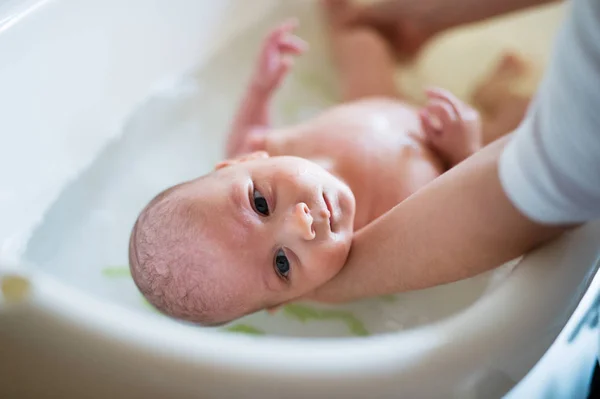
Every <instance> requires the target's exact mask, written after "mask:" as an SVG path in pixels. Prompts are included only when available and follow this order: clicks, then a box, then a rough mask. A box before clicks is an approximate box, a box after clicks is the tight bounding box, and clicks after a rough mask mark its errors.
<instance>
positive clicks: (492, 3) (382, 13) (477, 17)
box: [354, 0, 557, 55]
mask: <svg viewBox="0 0 600 399" xmlns="http://www.w3.org/2000/svg"><path fill="white" fill-rule="evenodd" d="M555 1H557V0H384V1H378V2H375V3H374V4H369V5H366V6H364V8H363V9H362V10H361V11H360V12H358V13H357V14H356V16H355V19H354V20H355V22H356V23H357V24H365V25H368V26H371V27H374V28H376V29H377V30H379V32H380V33H382V34H383V35H384V36H385V37H386V38H387V39H388V40H389V41H390V42H391V43H392V46H393V47H394V48H395V50H396V51H397V52H398V53H399V54H403V55H412V54H414V53H416V52H417V51H418V50H419V49H420V48H421V46H422V45H423V44H424V43H425V42H426V41H427V40H429V39H431V38H432V37H433V36H435V35H436V34H438V33H440V32H443V31H445V30H447V29H450V28H454V27H456V26H459V25H464V24H468V23H472V22H478V21H482V20H485V19H488V18H493V17H496V16H498V15H502V14H506V13H509V12H513V11H517V10H522V9H525V8H528V7H533V6H539V5H542V4H545V3H551V2H555Z"/></svg>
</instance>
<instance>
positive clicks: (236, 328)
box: [223, 324, 265, 335]
mask: <svg viewBox="0 0 600 399" xmlns="http://www.w3.org/2000/svg"><path fill="white" fill-rule="evenodd" d="M223 330H224V331H227V332H232V333H238V334H246V335H265V332H264V331H263V330H261V329H259V328H256V327H254V326H251V325H249V324H234V325H233V326H229V327H225V328H224V329H223Z"/></svg>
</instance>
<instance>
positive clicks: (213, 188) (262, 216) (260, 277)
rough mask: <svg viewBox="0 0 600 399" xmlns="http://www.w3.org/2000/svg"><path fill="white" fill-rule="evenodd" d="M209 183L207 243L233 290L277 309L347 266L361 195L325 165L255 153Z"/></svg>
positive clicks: (205, 186) (253, 303) (255, 304)
mask: <svg viewBox="0 0 600 399" xmlns="http://www.w3.org/2000/svg"><path fill="white" fill-rule="evenodd" d="M201 185H202V187H199V189H201V190H202V192H203V195H202V196H201V200H199V201H202V202H203V203H202V207H203V208H204V209H208V210H209V212H207V214H206V215H205V220H204V221H203V224H204V227H203V230H205V231H206V234H207V235H210V236H211V238H212V239H209V240H203V241H202V242H201V243H199V245H212V247H213V249H212V250H211V252H212V255H213V256H217V259H219V261H218V262H214V263H218V264H219V265H218V266H215V267H218V269H217V270H213V271H212V274H213V275H215V276H217V278H218V280H219V286H224V287H227V291H228V293H227V294H225V295H234V296H236V297H238V296H239V297H240V299H241V301H242V302H243V303H244V304H245V305H247V306H249V307H250V308H253V310H256V309H258V308H265V307H270V306H273V305H276V304H280V303H284V302H286V301H290V300H293V299H296V298H299V297H301V296H303V295H306V294H308V293H310V292H311V291H312V290H314V289H316V288H317V287H318V286H320V285H322V284H324V283H325V282H326V281H328V280H329V279H331V278H332V277H333V276H335V274H337V273H338V272H339V271H340V269H341V268H342V267H343V265H344V263H345V261H346V258H347V256H348V252H349V250H350V245H351V242H352V235H353V224H354V214H355V200H354V195H353V194H352V191H351V190H350V188H349V187H348V186H347V185H346V184H344V183H343V182H342V181H341V180H339V179H337V178H336V177H334V176H333V175H332V174H330V173H329V172H327V171H326V170H325V169H323V168H322V167H320V166H319V165H317V164H315V163H313V162H310V161H307V160H305V159H302V158H296V157H271V158H268V157H265V158H259V159H251V160H246V161H241V162H234V163H233V164H228V165H227V166H225V167H222V168H220V169H219V170H217V171H216V172H215V173H213V174H212V175H211V176H209V178H208V179H204V180H202V181H201ZM205 201H206V203H204V202H205ZM203 235H204V234H203ZM211 242H212V243H213V244H210V243H211ZM213 256H211V258H212V257H213ZM244 307H246V306H244Z"/></svg>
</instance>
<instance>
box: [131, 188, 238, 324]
mask: <svg viewBox="0 0 600 399" xmlns="http://www.w3.org/2000/svg"><path fill="white" fill-rule="evenodd" d="M207 177H208V176H203V177H200V178H199V179H196V180H194V181H191V182H187V183H183V184H180V185H177V186H174V187H171V188H169V189H167V190H165V191H163V192H162V193H160V194H159V195H157V196H156V197H155V198H154V199H153V200H152V201H150V203H149V204H148V205H147V206H146V207H145V208H144V210H142V212H141V214H140V215H139V217H138V219H137V221H136V223H135V225H134V227H133V230H132V233H131V238H130V242H129V264H130V268H131V274H132V277H133V280H134V281H135V284H136V285H137V287H138V288H139V290H140V291H141V292H142V294H143V295H144V296H145V297H146V299H147V300H148V301H149V302H150V303H151V304H152V305H154V306H155V307H156V308H157V309H159V310H160V311H162V312H163V313H165V314H168V315H170V316H173V317H176V318H179V319H183V320H187V321H192V322H195V323H200V324H202V325H220V324H224V323H226V322H228V321H230V319H231V318H232V317H231V315H232V314H236V313H239V311H240V310H241V309H239V307H240V306H242V304H240V303H236V301H235V296H234V295H232V294H233V293H231V292H229V290H227V289H226V288H227V287H226V286H225V284H223V283H222V282H220V281H219V278H218V275H217V274H216V273H214V272H211V270H213V269H214V267H211V266H212V263H214V262H215V261H216V260H217V259H215V256H214V255H212V254H214V251H211V248H214V245H218V243H217V242H209V241H208V240H210V231H205V228H204V227H205V226H204V223H203V221H204V220H205V219H206V212H207V211H209V210H206V209H203V207H202V203H201V201H197V199H198V198H200V196H202V190H201V188H202V184H201V183H202V179H204V178H207ZM213 241H215V240H213ZM203 244H205V245H203ZM211 255H212V256H211Z"/></svg>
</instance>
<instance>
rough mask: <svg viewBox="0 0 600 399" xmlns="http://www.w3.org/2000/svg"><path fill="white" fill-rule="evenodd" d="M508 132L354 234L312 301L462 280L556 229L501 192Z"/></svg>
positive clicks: (558, 229) (522, 250)
mask: <svg viewBox="0 0 600 399" xmlns="http://www.w3.org/2000/svg"><path fill="white" fill-rule="evenodd" d="M507 140H508V139H507V138H504V139H501V140H500V141H497V142H495V143H493V144H492V145H490V146H488V147H487V148H485V149H483V150H482V151H481V152H480V153H478V154H476V155H474V156H473V157H471V158H469V159H467V160H466V161H465V162H463V163H462V164H460V165H458V166H457V167H455V168H454V169H452V170H451V171H449V172H447V173H446V174H445V175H443V176H441V177H440V178H438V179H437V180H436V181H434V182H433V183H431V184H430V185H429V186H427V187H425V188H424V189H422V190H420V191H419V192H417V193H416V194H415V195H413V196H411V197H410V198H408V199H407V200H405V201H404V202H402V203H401V204H399V205H398V206H396V207H395V208H394V209H392V210H391V211H390V212H388V213H387V214H386V215H384V216H382V217H381V218H379V219H378V220H376V221H375V222H373V223H371V224H370V225H368V226H367V227H365V228H364V229H362V230H361V231H359V232H357V233H356V236H355V240H354V242H353V246H352V250H351V252H350V255H349V258H348V261H347V264H346V266H345V267H344V269H343V270H342V271H341V272H340V274H339V275H338V276H336V277H335V278H334V279H333V280H332V281H330V282H329V283H327V284H326V285H324V286H323V287H321V288H320V289H319V290H318V292H317V293H316V294H315V295H314V297H313V298H314V299H317V300H322V301H330V302H339V301H348V300H353V299H358V298H362V297H368V296H376V295H383V294H391V293H397V292H401V291H407V290H415V289H421V288H426V287H431V286H435V285H439V284H444V283H449V282H453V281H456V280H460V279H463V278H467V277H470V276H473V275H476V274H479V273H481V272H484V271H486V270H489V269H492V268H494V267H497V266H499V265H501V264H502V263H504V262H506V261H508V260H510V259H513V258H515V257H517V256H519V255H521V254H523V253H525V252H527V251H529V250H531V249H532V248H534V247H535V246H537V245H539V244H540V243H543V242H545V241H547V240H549V239H551V238H553V237H555V236H556V235H558V234H559V233H561V232H562V231H564V230H565V228H564V227H552V226H545V225H540V224H537V223H534V222H532V221H530V220H529V219H527V218H526V217H525V216H523V215H522V214H521V213H520V212H519V211H517V209H515V208H514V206H513V205H512V204H511V202H510V201H509V200H508V198H507V197H506V195H505V194H504V192H503V190H502V187H501V184H500V181H499V178H498V171H497V165H498V158H499V156H500V154H501V151H502V149H503V148H504V145H505V144H506V142H507Z"/></svg>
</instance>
